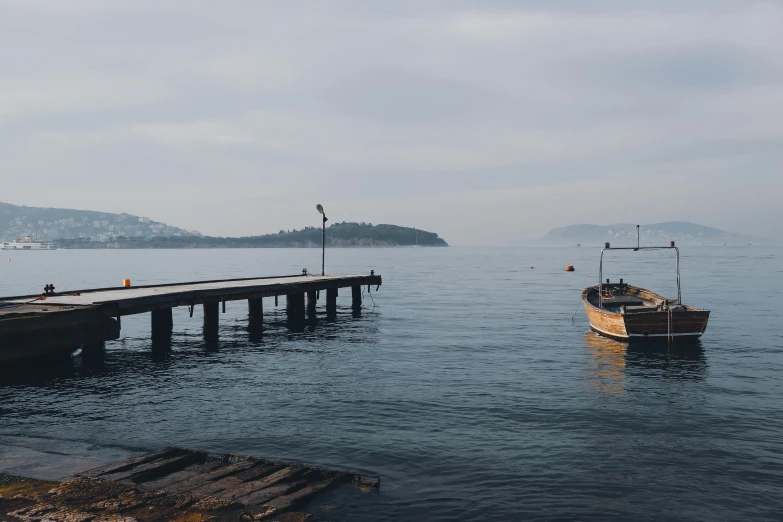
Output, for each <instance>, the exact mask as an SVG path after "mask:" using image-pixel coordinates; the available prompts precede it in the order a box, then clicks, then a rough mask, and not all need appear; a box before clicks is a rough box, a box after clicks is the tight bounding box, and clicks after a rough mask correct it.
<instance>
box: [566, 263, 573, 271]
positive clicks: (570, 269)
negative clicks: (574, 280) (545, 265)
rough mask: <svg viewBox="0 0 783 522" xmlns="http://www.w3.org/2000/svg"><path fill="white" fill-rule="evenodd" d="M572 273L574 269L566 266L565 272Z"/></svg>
mask: <svg viewBox="0 0 783 522" xmlns="http://www.w3.org/2000/svg"><path fill="white" fill-rule="evenodd" d="M573 271H574V267H572V266H571V265H568V266H567V267H566V272H573Z"/></svg>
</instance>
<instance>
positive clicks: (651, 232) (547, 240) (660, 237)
mask: <svg viewBox="0 0 783 522" xmlns="http://www.w3.org/2000/svg"><path fill="white" fill-rule="evenodd" d="M640 237H641V243H642V245H643V246H644V245H647V246H653V245H666V244H668V243H669V241H676V242H677V244H680V245H719V246H722V245H749V244H752V245H760V244H768V245H771V244H776V242H775V241H773V240H770V239H764V238H758V237H755V236H749V235H746V234H736V233H734V232H727V231H726V230H721V229H719V228H713V227H707V226H704V225H698V224H696V223H690V222H688V221H669V222H665V223H653V224H649V225H641V227H640ZM607 241H608V242H610V243H612V245H614V246H635V245H636V225H635V224H629V223H616V224H613V225H570V226H566V227H559V228H554V229H552V230H550V231H549V233H547V234H546V235H545V236H544V237H541V238H538V239H536V240H533V241H532V242H531V243H535V244H541V245H553V246H556V245H572V246H573V245H577V244H579V245H582V246H603V244H604V243H605V242H607Z"/></svg>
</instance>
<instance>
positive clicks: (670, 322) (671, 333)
mask: <svg viewBox="0 0 783 522" xmlns="http://www.w3.org/2000/svg"><path fill="white" fill-rule="evenodd" d="M632 288H633V287H632ZM636 290H638V291H639V293H644V295H645V296H649V295H656V294H652V293H651V292H649V291H648V290H644V289H636ZM597 296H598V289H597V287H589V288H586V289H585V292H584V293H583V294H582V302H583V304H584V307H585V311H586V312H587V319H588V321H589V322H590V329H591V330H593V331H594V332H596V333H598V334H600V335H603V336H604V337H609V338H611V339H615V340H618V341H625V342H629V341H659V342H660V341H663V342H667V341H669V340H678V341H680V340H696V339H698V338H699V337H701V336H702V335H703V334H704V331H705V330H706V328H707V322H708V320H709V316H710V312H709V311H707V310H701V309H693V308H689V307H683V308H684V309H682V310H672V311H671V312H670V311H668V310H656V309H651V310H650V311H643V312H637V313H622V312H615V311H610V310H606V309H603V308H598V307H597V306H595V304H594V303H593V302H591V299H590V297H592V298H593V299H592V300H596V299H597ZM661 299H664V298H661Z"/></svg>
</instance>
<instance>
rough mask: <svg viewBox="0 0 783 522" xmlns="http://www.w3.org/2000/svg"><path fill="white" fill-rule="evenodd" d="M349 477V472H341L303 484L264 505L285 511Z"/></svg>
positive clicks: (345, 480)
mask: <svg viewBox="0 0 783 522" xmlns="http://www.w3.org/2000/svg"><path fill="white" fill-rule="evenodd" d="M350 478H351V475H350V474H348V473H342V474H339V475H336V476H334V477H330V478H328V479H326V480H322V481H320V482H316V483H314V484H310V485H308V486H305V487H303V488H302V489H299V490H296V491H294V492H293V493H289V494H286V495H281V496H279V497H277V498H275V499H272V500H270V501H269V502H267V503H265V504H264V506H270V507H274V508H276V509H277V510H278V511H287V510H289V509H293V508H295V507H297V506H300V505H302V504H304V503H305V502H307V501H309V500H310V499H311V498H312V497H314V496H315V495H317V494H318V493H320V492H322V491H326V490H327V489H329V488H331V487H334V486H336V485H338V484H343V483H345V482H348V481H349V480H350Z"/></svg>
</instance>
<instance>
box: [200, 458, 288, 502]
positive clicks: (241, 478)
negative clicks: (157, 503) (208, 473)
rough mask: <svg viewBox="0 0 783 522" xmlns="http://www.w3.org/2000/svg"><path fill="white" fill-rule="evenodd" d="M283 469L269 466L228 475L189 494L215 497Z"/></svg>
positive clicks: (276, 465) (275, 465) (280, 466)
mask: <svg viewBox="0 0 783 522" xmlns="http://www.w3.org/2000/svg"><path fill="white" fill-rule="evenodd" d="M283 467H284V466H282V465H279V464H267V465H261V466H256V467H253V468H250V469H248V470H245V471H242V472H240V473H236V474H232V475H228V476H226V477H223V478H220V479H217V480H213V481H212V482H208V483H206V484H204V485H203V486H199V487H197V488H195V489H191V490H189V491H188V493H190V494H191V495H197V496H215V495H216V494H217V493H219V492H221V491H224V490H230V489H232V488H236V487H238V486H240V485H241V484H242V483H245V482H248V481H253V480H260V479H262V478H265V477H267V476H269V475H271V474H272V473H274V472H276V471H278V470H280V469H281V468H283ZM232 498H233V497H232Z"/></svg>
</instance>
